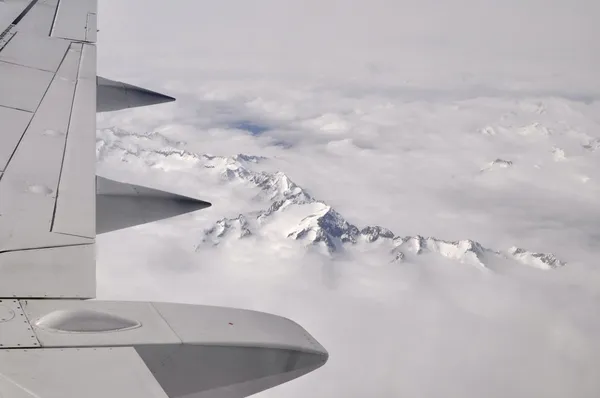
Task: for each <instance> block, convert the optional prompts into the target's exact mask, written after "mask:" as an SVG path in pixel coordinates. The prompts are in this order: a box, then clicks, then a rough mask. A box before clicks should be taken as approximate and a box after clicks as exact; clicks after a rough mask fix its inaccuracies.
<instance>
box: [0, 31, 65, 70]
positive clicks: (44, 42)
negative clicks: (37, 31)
mask: <svg viewBox="0 0 600 398" xmlns="http://www.w3.org/2000/svg"><path fill="white" fill-rule="evenodd" d="M68 48H69V42H68V41H66V40H61V39H52V38H45V37H39V36H35V35H32V34H27V33H22V32H18V33H17V34H16V35H15V37H13V38H12V39H11V41H10V42H9V43H8V44H7V45H6V46H5V47H4V48H3V49H2V51H0V61H6V62H11V63H13V64H18V65H22V66H28V67H30V68H36V69H42V70H45V71H49V72H56V71H57V70H58V67H59V65H60V63H61V61H62V60H63V58H64V57H65V53H66V52H67V49H68Z"/></svg>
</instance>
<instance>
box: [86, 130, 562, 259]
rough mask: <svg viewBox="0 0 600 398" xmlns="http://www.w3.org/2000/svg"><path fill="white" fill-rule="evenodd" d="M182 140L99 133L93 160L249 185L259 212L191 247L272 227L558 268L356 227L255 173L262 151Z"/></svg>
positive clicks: (339, 244) (511, 253)
mask: <svg viewBox="0 0 600 398" xmlns="http://www.w3.org/2000/svg"><path fill="white" fill-rule="evenodd" d="M184 145H185V143H183V142H178V141H174V140H171V139H169V138H168V137H165V136H164V135H162V134H159V133H148V134H131V133H127V132H126V131H123V130H117V129H106V130H102V131H99V133H98V139H97V157H98V159H99V160H100V161H102V160H104V159H107V158H117V159H119V160H120V161H122V162H141V163H142V164H144V165H146V166H147V167H161V168H166V169H170V168H173V167H175V165H178V166H177V167H187V168H189V169H193V170H197V173H210V174H212V175H213V176H214V177H216V179H217V180H218V181H219V182H220V183H221V184H228V183H242V184H246V185H247V186H248V189H255V190H256V194H255V199H256V200H258V201H260V203H262V204H263V205H264V209H261V210H258V211H251V212H248V213H244V214H234V215H230V214H224V215H223V216H224V217H222V218H221V219H219V220H217V221H214V223H213V224H212V225H211V226H210V227H209V228H206V229H204V231H203V233H202V236H200V237H199V239H198V241H199V243H198V247H197V248H200V247H202V246H219V245H220V244H222V243H223V242H225V241H227V242H230V243H232V244H235V241H236V240H238V239H246V238H249V237H255V238H256V239H262V241H263V244H267V245H268V244H269V242H268V240H266V239H265V238H264V236H263V235H264V234H263V230H264V229H265V228H266V227H267V226H272V225H275V226H276V228H277V234H276V236H277V235H278V236H279V237H280V238H281V239H292V240H295V241H299V242H302V243H303V246H304V247H316V248H321V249H322V251H321V252H322V254H323V255H326V256H336V255H338V254H340V253H349V252H352V250H361V249H365V248H369V249H370V248H372V247H376V248H377V250H381V251H385V252H386V253H388V255H389V259H390V261H394V262H399V261H405V260H406V259H407V257H408V256H421V255H437V256H441V257H444V258H448V259H451V260H455V261H458V262H460V263H465V264H471V265H475V266H478V267H482V268H486V267H487V265H488V262H489V260H490V259H501V260H511V261H514V262H518V263H522V264H525V265H528V266H532V267H536V268H540V269H552V268H557V267H560V266H563V265H565V263H564V262H562V261H560V260H559V259H557V258H556V257H555V256H554V255H553V254H546V253H536V252H531V251H528V250H526V249H522V248H517V247H512V248H510V249H508V250H504V251H502V250H495V249H490V248H486V247H483V246H482V245H481V244H480V243H478V242H476V241H474V240H471V239H462V240H458V241H450V240H445V239H442V238H438V237H423V236H401V235H396V234H395V233H394V232H392V231H391V230H389V229H387V228H385V227H382V226H378V225H368V226H363V227H359V226H356V225H354V224H352V223H351V222H349V221H347V220H346V219H345V218H344V217H343V216H342V215H341V214H340V213H339V212H337V211H336V210H335V209H334V208H333V207H332V206H330V205H329V204H327V203H326V202H325V201H322V200H318V199H316V198H314V197H313V196H312V195H311V194H310V193H309V192H308V191H307V190H306V189H304V188H303V187H300V186H299V185H298V184H296V183H294V182H293V181H292V180H291V179H290V178H289V177H288V176H287V175H286V174H285V173H283V172H281V171H276V172H268V171H255V170H253V166H254V165H257V164H259V163H263V162H268V159H267V158H265V157H261V156H252V155H247V154H237V155H235V156H232V157H225V156H215V155H209V154H197V153H193V152H189V151H187V150H185V149H183V147H184ZM511 165H512V162H511V161H507V160H503V159H497V160H496V161H494V162H492V163H491V164H490V166H495V167H510V166H511Z"/></svg>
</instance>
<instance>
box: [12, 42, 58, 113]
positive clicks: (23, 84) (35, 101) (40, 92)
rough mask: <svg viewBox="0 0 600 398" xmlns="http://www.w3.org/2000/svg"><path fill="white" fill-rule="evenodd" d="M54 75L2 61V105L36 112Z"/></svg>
mask: <svg viewBox="0 0 600 398" xmlns="http://www.w3.org/2000/svg"><path fill="white" fill-rule="evenodd" d="M0 54H2V53H1V52H0ZM53 76H54V74H53V73H50V72H46V71H43V70H39V69H33V68H26V67H24V66H21V65H15V64H11V63H8V62H4V61H0V106H4V107H7V108H15V109H20V110H24V111H27V112H35V110H36V109H37V107H38V105H39V103H40V101H41V100H42V98H43V97H44V93H45V92H46V90H47V89H48V86H49V85H50V82H51V81H52V78H53Z"/></svg>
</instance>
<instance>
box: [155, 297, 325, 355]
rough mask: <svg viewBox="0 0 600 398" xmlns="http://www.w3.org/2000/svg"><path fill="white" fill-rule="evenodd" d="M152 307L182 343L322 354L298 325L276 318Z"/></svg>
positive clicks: (242, 312) (189, 307) (238, 311)
mask: <svg viewBox="0 0 600 398" xmlns="http://www.w3.org/2000/svg"><path fill="white" fill-rule="evenodd" d="M154 307H155V308H156V310H157V311H158V312H159V313H160V314H161V316H162V317H163V318H164V319H165V321H167V323H168V324H169V326H171V329H173V331H174V332H175V333H176V334H177V336H179V338H180V339H181V341H183V342H184V343H188V344H202V345H213V346H229V345H235V346H241V347H270V348H282V349H293V350H296V351H305V352H314V353H324V352H326V351H325V348H323V346H321V345H320V344H319V343H318V342H317V341H316V340H315V339H314V338H313V337H312V336H311V335H310V334H308V332H306V331H305V330H304V329H303V328H302V327H301V326H300V325H298V324H297V323H295V322H292V321H291V320H289V319H287V318H283V317H280V316H276V315H272V314H267V313H264V312H257V311H249V310H241V309H237V308H221V307H211V306H196V305H186V304H172V303H154Z"/></svg>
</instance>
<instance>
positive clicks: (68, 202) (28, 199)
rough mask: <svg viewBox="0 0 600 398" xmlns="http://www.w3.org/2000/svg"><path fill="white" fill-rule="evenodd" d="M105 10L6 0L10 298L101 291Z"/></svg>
mask: <svg viewBox="0 0 600 398" xmlns="http://www.w3.org/2000/svg"><path fill="white" fill-rule="evenodd" d="M95 15H96V4H95V1H94V0H61V1H60V2H59V1H58V0H54V1H16V0H13V1H10V0H9V1H6V2H4V3H0V21H2V22H0V23H1V25H0V29H1V30H2V33H0V37H1V39H0V126H1V129H2V130H1V133H0V173H1V175H0V271H1V273H2V277H1V278H0V296H2V297H71V298H88V297H94V295H95V274H96V272H95V258H94V247H93V246H94V239H95V235H96V226H95V223H96V216H95V215H96V212H95V203H96V187H95V176H96V165H95V162H96V160H95V131H96V46H95V44H94V43H93V42H94V41H95ZM92 25H94V34H91V33H90V29H91V27H92Z"/></svg>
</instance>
